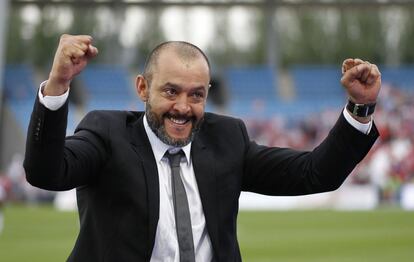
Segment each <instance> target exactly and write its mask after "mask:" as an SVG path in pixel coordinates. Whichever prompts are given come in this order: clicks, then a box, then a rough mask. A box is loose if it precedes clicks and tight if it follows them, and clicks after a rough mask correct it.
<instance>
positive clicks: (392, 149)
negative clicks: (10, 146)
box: [0, 84, 414, 208]
mask: <svg viewBox="0 0 414 262" xmlns="http://www.w3.org/2000/svg"><path fill="white" fill-rule="evenodd" d="M340 113H341V110H339V109H338V108H336V109H334V110H333V109H331V110H325V111H323V112H320V113H319V114H313V115H309V116H308V117H306V118H302V119H301V120H292V119H288V118H286V117H284V116H283V115H280V116H278V115H275V116H273V118H271V119H266V120H264V119H258V118H247V119H245V121H246V124H247V127H248V131H249V134H250V137H251V139H252V140H255V141H256V142H257V143H260V144H264V145H269V146H278V147H291V148H296V149H307V150H311V149H312V148H314V147H315V146H316V145H318V144H319V143H320V142H321V141H322V139H323V138H325V137H326V135H327V134H328V132H329V130H330V129H331V127H332V126H333V125H334V124H335V122H336V120H337V118H338V116H339V114H340ZM374 118H375V123H376V125H377V127H378V129H379V132H380V134H381V137H380V138H379V140H378V141H377V142H376V144H375V146H374V148H373V149H372V150H371V151H370V153H369V154H368V156H367V157H366V158H365V159H364V160H363V162H362V163H360V164H359V165H358V166H357V168H356V169H355V170H354V172H353V174H352V175H351V177H350V179H348V182H350V183H356V184H371V185H374V186H375V187H376V188H377V189H378V198H379V200H380V202H382V203H393V204H396V203H398V202H399V196H400V195H399V193H400V190H401V187H402V186H403V185H404V184H407V183H410V182H411V183H414V146H413V145H414V93H409V92H407V91H402V90H401V89H399V88H396V87H394V86H392V85H389V84H383V87H382V90H381V93H380V98H379V101H378V104H377V108H376V111H375V115H374ZM344 157H345V156H344ZM22 164H23V156H22V155H19V154H16V155H15V156H14V157H13V160H12V161H11V163H10V164H9V167H8V168H7V170H6V172H5V174H3V175H0V208H1V203H2V202H4V201H6V200H7V201H13V202H25V203H27V202H29V203H37V202H45V201H46V202H49V201H52V200H53V198H54V196H55V193H54V192H49V191H45V190H40V189H37V188H34V187H32V186H30V185H29V184H28V183H27V182H26V178H25V173H24V169H23V166H22Z"/></svg>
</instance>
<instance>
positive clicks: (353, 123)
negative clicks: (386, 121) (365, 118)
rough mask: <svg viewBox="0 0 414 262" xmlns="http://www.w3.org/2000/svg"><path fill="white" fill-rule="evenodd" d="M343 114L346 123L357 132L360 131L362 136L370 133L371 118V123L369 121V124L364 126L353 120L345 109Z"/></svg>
mask: <svg viewBox="0 0 414 262" xmlns="http://www.w3.org/2000/svg"><path fill="white" fill-rule="evenodd" d="M343 114H344V117H345V119H346V120H347V121H348V123H349V124H351V126H353V127H355V128H356V129H357V130H358V131H360V132H362V133H364V134H368V133H369V132H370V131H371V127H372V117H371V121H369V123H366V124H364V123H361V122H358V121H357V120H355V119H354V118H353V117H352V116H351V115H350V114H349V112H348V111H347V110H346V108H344V111H343Z"/></svg>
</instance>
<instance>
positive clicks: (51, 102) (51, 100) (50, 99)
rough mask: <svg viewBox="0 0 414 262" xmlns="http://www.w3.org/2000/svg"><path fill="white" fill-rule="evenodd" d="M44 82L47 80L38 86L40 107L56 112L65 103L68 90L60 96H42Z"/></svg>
mask: <svg viewBox="0 0 414 262" xmlns="http://www.w3.org/2000/svg"><path fill="white" fill-rule="evenodd" d="M46 82H47V80H46V81H43V82H42V83H41V84H40V88H39V93H38V96H39V102H40V103H41V104H42V105H44V106H45V107H46V108H47V109H49V110H51V111H56V110H58V109H59V108H61V107H62V106H63V105H64V104H65V103H66V100H68V97H69V89H68V90H67V91H66V92H65V93H64V94H63V95H60V96H43V93H42V91H43V88H44V87H45V85H46Z"/></svg>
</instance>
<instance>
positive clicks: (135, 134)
mask: <svg viewBox="0 0 414 262" xmlns="http://www.w3.org/2000/svg"><path fill="white" fill-rule="evenodd" d="M130 137H131V146H132V148H133V149H134V151H135V152H136V153H137V154H138V156H139V157H140V159H141V160H142V165H143V169H144V173H145V179H146V184H147V197H148V228H149V230H148V233H149V236H148V245H149V257H150V256H151V253H152V249H153V247H154V242H155V234H156V231H157V224H158V219H159V208H160V205H159V203H160V199H159V198H160V196H159V179H158V169H157V164H156V160H155V158H154V154H153V152H152V149H151V144H150V142H149V140H148V137H147V134H146V133H145V129H144V124H143V117H142V116H141V117H140V118H139V119H138V120H137V121H135V122H134V123H133V124H132V126H131V128H130Z"/></svg>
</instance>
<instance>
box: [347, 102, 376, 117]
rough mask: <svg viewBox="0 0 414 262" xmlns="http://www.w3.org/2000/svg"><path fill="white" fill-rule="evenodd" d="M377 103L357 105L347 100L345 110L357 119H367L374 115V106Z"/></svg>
mask: <svg viewBox="0 0 414 262" xmlns="http://www.w3.org/2000/svg"><path fill="white" fill-rule="evenodd" d="M376 105H377V103H370V104H357V103H354V102H352V101H351V100H348V104H347V105H346V109H348V110H349V112H351V114H353V115H354V116H358V117H367V116H370V115H372V114H373V113H374V111H375V106H376Z"/></svg>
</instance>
